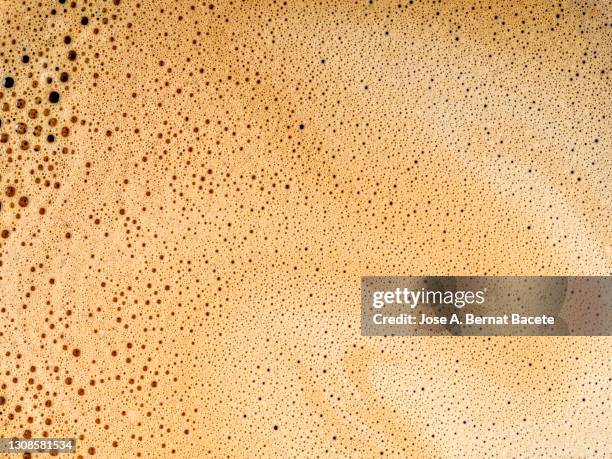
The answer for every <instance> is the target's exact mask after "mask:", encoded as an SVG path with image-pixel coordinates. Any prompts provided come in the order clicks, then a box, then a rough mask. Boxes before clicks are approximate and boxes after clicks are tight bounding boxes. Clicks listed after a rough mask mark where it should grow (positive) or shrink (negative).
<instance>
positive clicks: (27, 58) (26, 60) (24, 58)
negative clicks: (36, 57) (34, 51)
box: [21, 54, 30, 64]
mask: <svg viewBox="0 0 612 459" xmlns="http://www.w3.org/2000/svg"><path fill="white" fill-rule="evenodd" d="M21 62H23V63H24V64H27V63H28V62H30V56H28V55H27V54H24V55H23V56H21Z"/></svg>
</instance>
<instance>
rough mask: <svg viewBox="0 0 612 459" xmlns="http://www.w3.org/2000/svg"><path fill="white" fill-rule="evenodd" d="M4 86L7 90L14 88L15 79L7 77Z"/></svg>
mask: <svg viewBox="0 0 612 459" xmlns="http://www.w3.org/2000/svg"><path fill="white" fill-rule="evenodd" d="M2 84H3V85H4V87H5V88H7V89H8V88H12V87H13V86H14V85H15V80H14V79H13V77H10V76H7V77H4V81H3V83H2Z"/></svg>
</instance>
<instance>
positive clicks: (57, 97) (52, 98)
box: [49, 91, 60, 104]
mask: <svg viewBox="0 0 612 459" xmlns="http://www.w3.org/2000/svg"><path fill="white" fill-rule="evenodd" d="M59 100H60V95H59V92H57V91H51V93H50V94H49V102H51V103H52V104H57V103H58V102H59Z"/></svg>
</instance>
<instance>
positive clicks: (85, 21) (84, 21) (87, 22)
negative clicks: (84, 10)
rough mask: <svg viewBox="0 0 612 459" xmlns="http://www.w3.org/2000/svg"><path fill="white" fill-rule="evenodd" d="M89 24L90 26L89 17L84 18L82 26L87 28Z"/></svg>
mask: <svg viewBox="0 0 612 459" xmlns="http://www.w3.org/2000/svg"><path fill="white" fill-rule="evenodd" d="M87 24H89V18H88V17H87V16H83V17H82V18H81V25H84V26H86V25H87Z"/></svg>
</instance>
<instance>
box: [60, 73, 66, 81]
mask: <svg viewBox="0 0 612 459" xmlns="http://www.w3.org/2000/svg"><path fill="white" fill-rule="evenodd" d="M60 81H61V82H62V83H66V82H67V81H68V73H66V72H62V73H61V74H60Z"/></svg>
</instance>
